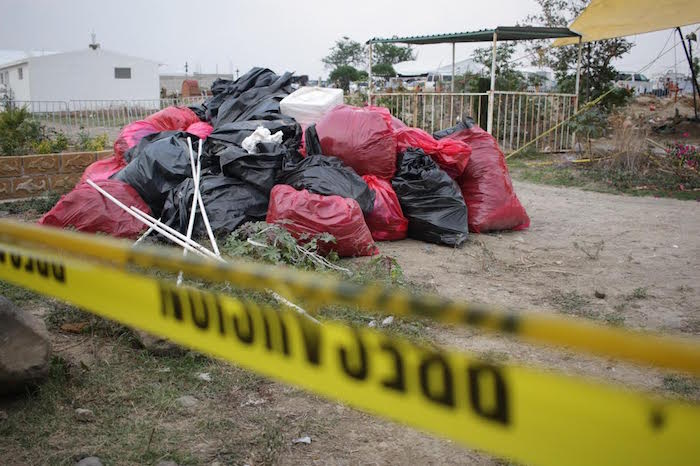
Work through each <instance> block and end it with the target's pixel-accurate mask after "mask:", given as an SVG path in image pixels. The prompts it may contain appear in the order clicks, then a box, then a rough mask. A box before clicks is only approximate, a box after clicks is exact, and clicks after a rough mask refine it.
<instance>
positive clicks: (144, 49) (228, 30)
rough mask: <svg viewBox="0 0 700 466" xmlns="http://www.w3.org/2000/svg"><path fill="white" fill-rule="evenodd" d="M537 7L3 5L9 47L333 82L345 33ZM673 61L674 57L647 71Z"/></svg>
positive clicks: (629, 60)
mask: <svg viewBox="0 0 700 466" xmlns="http://www.w3.org/2000/svg"><path fill="white" fill-rule="evenodd" d="M536 10H537V6H536V4H535V2H534V1H532V0H489V1H486V2H477V1H469V2H466V1H459V0H452V1H448V0H403V1H401V2H396V1H383V0H372V1H365V0H354V1H352V2H334V1H332V0H330V1H329V0H322V1H321V0H302V1H298V2H292V1H250V0H246V1H240V0H228V1H226V0H220V1H219V0H210V1H191V0H187V1H184V0H168V1H165V0H163V1H160V0H158V1H156V0H119V1H106V0H65V1H52V0H0V11H1V12H2V14H1V15H0V49H15V50H51V51H69V50H75V49H80V48H83V47H86V46H87V44H88V43H89V41H90V32H91V31H92V30H94V31H95V33H96V34H97V42H99V43H100V44H102V47H103V48H105V49H109V50H113V51H117V52H122V53H126V54H129V55H135V56H139V57H144V58H150V59H153V60H156V61H158V62H159V63H162V64H163V65H162V67H161V72H165V71H184V63H185V61H187V62H189V64H190V71H201V72H215V71H216V70H217V68H218V71H219V72H220V73H225V72H230V71H232V70H236V69H239V70H240V72H241V73H243V72H244V71H246V70H248V69H249V68H250V67H252V66H266V67H269V68H272V69H273V70H275V71H277V72H281V71H285V70H289V71H296V72H297V73H298V74H309V75H310V76H311V77H312V78H315V77H318V76H319V75H323V76H327V74H328V70H326V69H324V67H323V64H322V63H321V58H322V57H323V56H325V55H326V54H327V53H328V49H329V48H330V47H331V46H332V45H333V43H334V41H335V40H336V39H339V38H341V37H342V36H344V35H347V36H350V37H351V38H353V39H355V40H357V41H361V42H364V41H366V40H367V39H369V38H371V37H374V36H383V37H386V36H393V35H416V34H435V33H446V32H458V31H467V30H476V29H482V28H492V27H494V26H498V25H501V26H508V25H513V24H515V23H516V22H517V21H519V20H522V19H524V18H525V16H527V15H528V14H529V13H532V12H535V11H536ZM685 29H687V30H691V29H695V27H692V28H690V27H689V28H685ZM669 34H670V31H659V32H655V33H650V34H644V35H641V36H637V37H632V38H630V39H631V40H633V41H634V42H635V43H636V44H637V46H636V47H635V48H634V49H633V51H632V52H631V53H630V54H629V55H627V56H626V57H625V58H624V59H623V60H622V61H621V62H620V63H617V64H616V65H617V67H618V69H624V70H638V69H639V68H640V67H642V66H643V65H645V64H647V63H648V62H649V61H651V60H652V59H653V58H654V57H656V56H657V55H658V53H659V52H660V51H661V49H662V47H663V45H664V43H665V42H666V39H667V38H668V37H669ZM672 43H673V38H671V41H670V42H669V44H672ZM474 47H475V46H473V45H467V44H457V59H458V60H459V59H463V58H468V57H469V56H470V55H471V51H472V50H473V49H474ZM416 50H417V51H418V54H419V58H420V59H422V60H425V61H428V62H430V63H435V64H439V63H440V62H442V64H443V65H446V64H449V63H450V60H451V47H450V45H447V44H445V45H429V46H420V47H417V49H416ZM681 58H682V52H681V51H680V48H679V49H678V51H677V53H676V57H675V59H676V61H678V62H679V63H678V67H679V70H680V71H686V69H687V66H686V65H685V63H684V62H683V61H681ZM525 64H526V65H529V63H525ZM673 64H674V53H673V52H670V53H667V54H666V55H664V56H663V57H662V58H661V59H660V60H659V61H658V62H657V63H656V64H655V66H653V67H652V68H651V69H650V70H649V71H648V72H646V73H647V74H648V75H650V74H653V73H654V72H659V71H665V70H666V69H669V68H672V67H673Z"/></svg>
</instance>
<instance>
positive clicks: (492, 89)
mask: <svg viewBox="0 0 700 466" xmlns="http://www.w3.org/2000/svg"><path fill="white" fill-rule="evenodd" d="M497 41H498V37H497V34H496V31H493V57H492V58H491V87H490V89H489V114H488V120H487V123H486V131H488V133H489V134H492V129H493V106H494V103H495V100H496V94H495V90H496V89H495V88H496V42H497Z"/></svg>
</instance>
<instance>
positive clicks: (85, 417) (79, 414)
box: [75, 408, 95, 422]
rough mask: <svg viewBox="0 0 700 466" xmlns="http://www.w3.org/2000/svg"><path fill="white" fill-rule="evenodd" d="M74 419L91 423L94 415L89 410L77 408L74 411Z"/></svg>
mask: <svg viewBox="0 0 700 466" xmlns="http://www.w3.org/2000/svg"><path fill="white" fill-rule="evenodd" d="M75 418H76V419H77V420H79V421H80V422H92V421H94V420H95V413H93V412H92V410H90V409H84V408H78V409H76V410H75Z"/></svg>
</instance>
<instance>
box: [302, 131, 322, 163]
mask: <svg viewBox="0 0 700 466" xmlns="http://www.w3.org/2000/svg"><path fill="white" fill-rule="evenodd" d="M304 147H306V155H318V154H322V153H323V150H322V149H321V140H320V139H319V138H318V133H317V132H316V123H314V124H312V125H310V126H309V127H308V128H306V131H305V132H304Z"/></svg>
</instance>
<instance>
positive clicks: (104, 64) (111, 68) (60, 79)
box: [0, 46, 160, 105]
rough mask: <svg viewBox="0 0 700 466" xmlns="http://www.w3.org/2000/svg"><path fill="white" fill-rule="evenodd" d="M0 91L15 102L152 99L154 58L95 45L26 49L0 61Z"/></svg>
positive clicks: (154, 94)
mask: <svg viewBox="0 0 700 466" xmlns="http://www.w3.org/2000/svg"><path fill="white" fill-rule="evenodd" d="M3 96H7V97H9V98H10V99H12V100H18V101H63V102H69V101H81V100H90V101H95V100H102V101H104V100H154V101H157V100H158V99H159V98H160V84H159V79H158V63H157V62H155V61H152V60H147V59H144V58H136V57H131V56H128V55H123V54H120V53H116V52H111V51H109V50H103V49H101V48H99V46H97V47H95V48H92V47H89V48H85V49H84V50H76V51H74V52H66V53H55V54H49V55H41V56H31V55H29V54H26V56H25V57H24V58H20V59H17V60H14V61H11V62H8V63H4V64H0V97H3ZM93 105H94V103H93Z"/></svg>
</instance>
